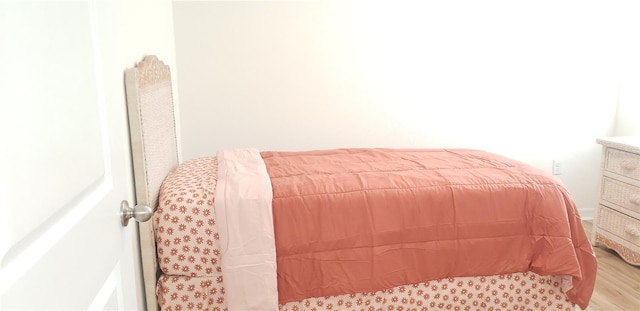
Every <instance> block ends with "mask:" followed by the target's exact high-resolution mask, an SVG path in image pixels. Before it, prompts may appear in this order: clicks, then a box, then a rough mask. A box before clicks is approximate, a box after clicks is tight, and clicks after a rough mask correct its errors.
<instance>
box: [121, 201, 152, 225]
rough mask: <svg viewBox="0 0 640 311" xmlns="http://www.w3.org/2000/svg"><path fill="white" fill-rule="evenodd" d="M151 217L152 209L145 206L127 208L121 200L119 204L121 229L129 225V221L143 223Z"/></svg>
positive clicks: (127, 204) (126, 204) (126, 203)
mask: <svg viewBox="0 0 640 311" xmlns="http://www.w3.org/2000/svg"><path fill="white" fill-rule="evenodd" d="M151 216H153V209H152V208H151V206H147V205H136V206H134V207H133V208H131V207H129V202H127V200H122V203H120V223H122V226H123V227H126V226H127V225H128V224H129V219H131V218H133V219H135V220H136V221H137V222H145V221H147V220H149V219H151Z"/></svg>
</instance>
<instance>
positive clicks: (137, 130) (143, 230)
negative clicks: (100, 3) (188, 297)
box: [125, 55, 178, 310]
mask: <svg viewBox="0 0 640 311" xmlns="http://www.w3.org/2000/svg"><path fill="white" fill-rule="evenodd" d="M125 88H126V94H127V106H128V112H129V127H130V136H131V151H132V158H133V171H134V178H135V188H136V201H137V202H136V204H142V205H148V206H151V208H152V209H153V210H154V211H155V210H156V208H157V207H158V193H159V191H160V186H161V184H162V181H163V180H164V178H165V176H167V174H168V173H169V172H170V171H171V170H173V169H174V168H175V167H176V166H177V165H178V146H177V140H176V127H175V117H174V112H173V111H174V110H173V93H172V89H171V72H170V70H169V66H167V65H165V64H164V63H163V62H162V61H160V60H158V58H157V57H156V56H153V55H150V56H146V57H145V58H144V59H143V60H142V61H141V62H139V63H138V64H137V65H136V66H135V67H134V68H130V69H127V70H126V71H125ZM138 226H139V231H140V248H141V254H142V270H143V271H142V272H143V276H144V285H145V295H146V301H147V310H158V303H157V299H156V294H155V284H156V280H157V275H158V264H157V255H156V247H155V237H154V232H153V225H152V222H151V221H149V222H143V223H138Z"/></svg>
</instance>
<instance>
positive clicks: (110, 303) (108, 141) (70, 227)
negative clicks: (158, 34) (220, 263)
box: [0, 0, 142, 310]
mask: <svg viewBox="0 0 640 311" xmlns="http://www.w3.org/2000/svg"><path fill="white" fill-rule="evenodd" d="M96 6H98V4H97V2H93V1H64V2H62V1H61V2H49V1H40V2H32V1H4V0H0V138H1V139H0V259H1V262H0V309H1V310H136V309H139V304H141V303H142V302H140V299H139V298H137V291H138V289H137V286H138V287H139V286H140V284H139V283H136V282H138V281H137V277H136V273H137V272H138V271H136V270H137V267H136V264H135V256H137V254H136V251H135V249H136V247H137V241H136V240H135V239H134V236H135V234H136V232H135V225H131V224H130V225H129V227H128V228H123V227H122V226H121V225H120V220H119V215H118V213H119V205H120V202H121V200H123V199H128V200H129V201H130V202H131V199H132V197H133V195H132V189H131V188H132V186H131V184H132V181H131V179H132V175H131V164H130V159H129V152H130V151H129V145H128V140H127V136H126V133H127V127H126V124H127V123H126V112H125V111H126V110H125V109H126V108H125V107H121V106H122V103H118V105H114V103H113V102H112V101H110V100H108V99H109V92H110V90H112V89H114V88H123V87H124V86H123V76H119V77H116V78H115V79H114V77H112V76H110V75H107V74H105V72H110V71H107V70H105V68H106V66H108V65H109V63H110V62H112V59H111V58H113V57H114V56H112V54H111V53H112V49H110V46H109V44H110V40H113V39H112V35H111V34H109V31H108V29H110V26H109V25H108V24H105V23H109V20H110V19H109V18H106V17H105V16H104V14H107V13H105V11H103V10H100V9H98V8H97V7H96ZM116 106H117V107H116ZM132 203H133V202H132Z"/></svg>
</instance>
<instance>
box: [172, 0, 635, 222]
mask: <svg viewBox="0 0 640 311" xmlns="http://www.w3.org/2000/svg"><path fill="white" fill-rule="evenodd" d="M638 13H640V11H639V10H638V7H637V6H633V4H632V3H631V2H618V1H616V2H613V1H596V2H588V3H582V2H577V1H576V2H567V1H536V2H527V3H523V2H514V1H481V2H472V1H437V2H435V1H434V2H421V1H414V2H409V1H375V2H354V1H330V2H329V1H327V2H319V1H311V2H292V1H289V2H287V1H285V2H265V1H259V2H242V1H238V2H236V1H231V2H207V1H204V2H190V1H189V2H182V1H178V2H174V23H175V35H176V55H177V62H178V66H179V68H180V71H179V73H178V86H179V88H180V110H181V115H182V119H181V122H182V127H181V128H182V131H181V135H182V147H183V155H184V159H190V158H194V157H199V156H205V155H212V154H215V152H216V151H217V150H219V149H221V148H231V147H247V146H250V147H257V148H259V149H262V150H274V149H289V150H300V149H320V148H340V147H436V148H438V147H470V148H480V149H484V150H488V151H493V152H497V153H501V154H504V155H507V156H510V157H513V158H516V159H519V160H522V161H525V162H527V163H530V164H532V165H534V166H536V167H539V168H541V169H544V170H546V171H549V172H550V169H551V163H552V161H553V160H554V159H561V160H564V164H565V170H564V174H563V175H561V176H560V177H561V179H562V180H563V181H564V182H565V183H566V185H567V187H568V188H569V190H570V191H571V192H572V193H573V194H574V197H575V200H576V203H577V204H578V207H579V208H580V209H581V211H582V213H583V215H585V216H589V215H590V214H591V213H592V210H593V209H594V208H595V205H596V202H597V197H598V192H599V191H598V177H597V176H598V174H599V165H600V160H599V158H600V148H599V146H598V145H596V144H595V138H596V137H599V136H606V135H612V134H614V129H615V124H614V120H615V114H616V110H617V102H618V93H619V85H620V83H621V81H620V80H621V79H622V77H623V76H624V75H623V74H622V73H621V72H622V71H624V66H627V65H629V63H633V62H635V63H634V66H636V67H635V68H636V69H637V58H638V57H637V55H640V53H638V52H640V51H639V49H638V46H636V44H635V43H636V42H637V40H635V39H633V38H634V37H635V38H637V36H638V35H640V27H639V26H640V24H639V22H638V21H637V20H638V19H637V18H636V17H637V16H638ZM636 72H637V70H636Z"/></svg>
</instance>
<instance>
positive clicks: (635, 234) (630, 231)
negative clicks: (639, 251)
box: [624, 225, 640, 238]
mask: <svg viewBox="0 0 640 311" xmlns="http://www.w3.org/2000/svg"><path fill="white" fill-rule="evenodd" d="M624 232H626V233H628V234H629V235H631V236H633V237H636V238H637V237H639V236H640V230H638V228H636V227H635V226H633V225H627V226H626V227H624Z"/></svg>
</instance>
